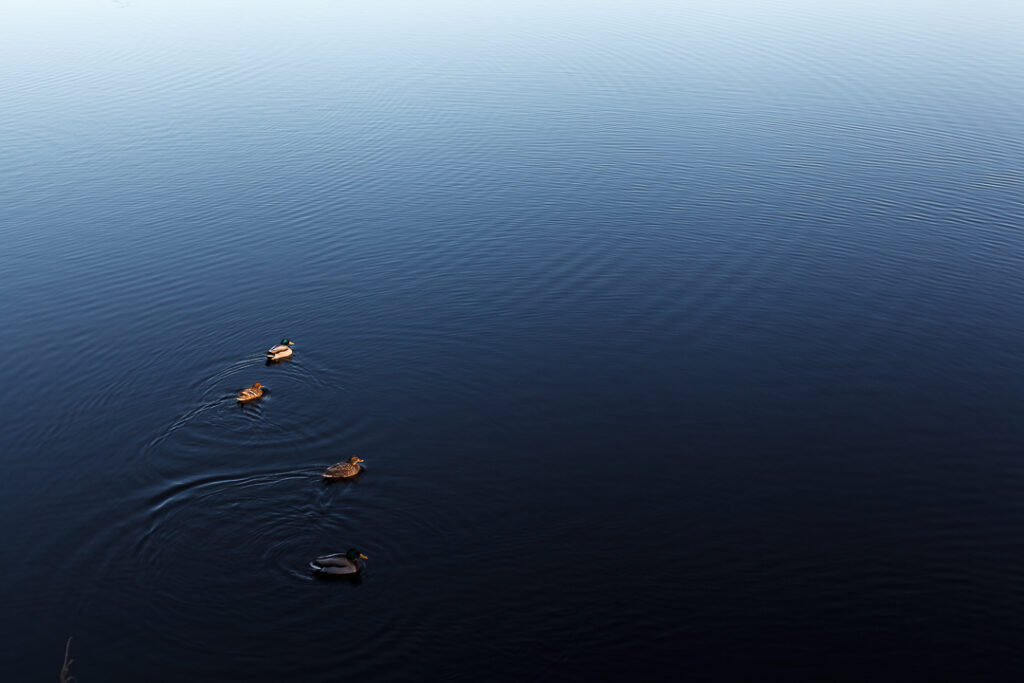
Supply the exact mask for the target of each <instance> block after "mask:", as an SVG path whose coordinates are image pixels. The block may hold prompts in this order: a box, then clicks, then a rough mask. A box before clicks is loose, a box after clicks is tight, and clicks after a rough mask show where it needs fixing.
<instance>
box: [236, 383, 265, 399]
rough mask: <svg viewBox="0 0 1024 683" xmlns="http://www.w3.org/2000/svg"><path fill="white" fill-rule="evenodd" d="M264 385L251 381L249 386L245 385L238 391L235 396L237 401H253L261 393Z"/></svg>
mask: <svg viewBox="0 0 1024 683" xmlns="http://www.w3.org/2000/svg"><path fill="white" fill-rule="evenodd" d="M263 389H264V386H263V385H262V384H260V383H259V382H253V385H252V386H251V387H246V388H245V389H242V390H241V391H240V392H238V396H237V397H236V398H235V400H237V401H238V402H239V403H245V402H246V401H254V400H256V399H257V398H259V397H260V396H262V395H263Z"/></svg>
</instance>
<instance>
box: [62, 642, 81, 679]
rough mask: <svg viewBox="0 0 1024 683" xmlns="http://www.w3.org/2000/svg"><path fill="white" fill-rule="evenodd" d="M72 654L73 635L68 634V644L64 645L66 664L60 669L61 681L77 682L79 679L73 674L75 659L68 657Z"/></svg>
mask: <svg viewBox="0 0 1024 683" xmlns="http://www.w3.org/2000/svg"><path fill="white" fill-rule="evenodd" d="M70 656H71V637H70V636H68V644H67V645H66V646H65V647H64V666H62V667H61V669H60V683H76V682H77V681H78V679H77V678H76V677H74V676H72V675H71V664H72V663H74V661H75V660H73V659H68V657H70Z"/></svg>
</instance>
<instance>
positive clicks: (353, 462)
mask: <svg viewBox="0 0 1024 683" xmlns="http://www.w3.org/2000/svg"><path fill="white" fill-rule="evenodd" d="M348 461H349V462H350V463H352V464H353V465H355V464H356V463H357V462H366V461H365V460H363V459H362V458H360V457H358V456H355V455H353V456H352V457H351V458H349V459H348Z"/></svg>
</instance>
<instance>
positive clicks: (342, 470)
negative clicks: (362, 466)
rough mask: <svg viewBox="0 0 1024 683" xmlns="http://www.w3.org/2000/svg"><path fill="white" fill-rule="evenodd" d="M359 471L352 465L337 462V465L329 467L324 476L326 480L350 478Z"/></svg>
mask: <svg viewBox="0 0 1024 683" xmlns="http://www.w3.org/2000/svg"><path fill="white" fill-rule="evenodd" d="M358 471H359V468H357V467H356V466H355V465H353V464H352V463H348V462H339V463H338V464H337V465H331V466H330V467H328V468H327V470H326V471H325V472H324V476H325V477H327V478H333V477H351V476H352V475H354V474H356V473H357V472H358Z"/></svg>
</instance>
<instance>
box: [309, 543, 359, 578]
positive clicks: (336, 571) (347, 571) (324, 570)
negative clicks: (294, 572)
mask: <svg viewBox="0 0 1024 683" xmlns="http://www.w3.org/2000/svg"><path fill="white" fill-rule="evenodd" d="M365 559H368V558H367V557H366V555H363V554H362V553H361V552H359V551H358V550H356V549H355V548H349V549H348V550H347V551H346V552H344V553H335V554H333V555H324V556H323V557H318V558H316V559H315V560H313V561H312V562H310V563H309V568H310V569H312V570H313V572H314V573H316V574H324V575H326V576H353V575H355V574H358V573H359V572H361V571H363V563H362V562H360V560H365Z"/></svg>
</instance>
